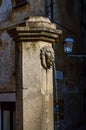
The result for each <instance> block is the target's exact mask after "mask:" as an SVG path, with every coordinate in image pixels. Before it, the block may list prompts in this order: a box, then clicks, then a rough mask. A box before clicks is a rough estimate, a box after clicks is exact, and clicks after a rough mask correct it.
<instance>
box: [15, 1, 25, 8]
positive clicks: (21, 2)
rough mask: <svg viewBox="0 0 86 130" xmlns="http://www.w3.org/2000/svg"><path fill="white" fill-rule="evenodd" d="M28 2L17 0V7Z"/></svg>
mask: <svg viewBox="0 0 86 130" xmlns="http://www.w3.org/2000/svg"><path fill="white" fill-rule="evenodd" d="M26 3H27V0H15V7H19V6H22V5H24V4H26Z"/></svg>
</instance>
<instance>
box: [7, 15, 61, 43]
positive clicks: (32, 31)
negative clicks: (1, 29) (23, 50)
mask: <svg viewBox="0 0 86 130" xmlns="http://www.w3.org/2000/svg"><path fill="white" fill-rule="evenodd" d="M8 33H9V34H10V36H13V37H14V41H35V40H36V41H38V40H40V41H47V42H51V43H54V42H55V41H56V40H57V39H59V37H60V35H61V34H62V31H61V30H57V29H56V25H55V24H53V23H51V22H50V21H49V19H48V18H45V17H40V16H36V17H35V16H33V17H30V19H28V20H26V21H25V23H24V24H23V25H22V24H21V25H19V26H17V27H16V28H14V29H11V30H8Z"/></svg>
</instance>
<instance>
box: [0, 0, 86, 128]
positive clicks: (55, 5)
mask: <svg viewBox="0 0 86 130" xmlns="http://www.w3.org/2000/svg"><path fill="white" fill-rule="evenodd" d="M85 5H86V2H85V0H82V1H80V0H76V1H74V0H71V1H69V0H62V1H60V0H53V1H52V0H47V1H45V0H1V2H0V130H15V129H16V127H18V128H17V129H18V130H20V129H23V128H24V127H23V126H22V125H21V126H18V124H17V123H18V122H16V120H18V121H20V122H22V118H21V117H22V116H21V115H20V114H19V111H21V108H19V110H16V108H17V109H18V105H19V104H21V102H17V103H16V94H17V95H21V92H20V91H19V89H20V88H18V85H19V84H18V83H20V84H21V81H22V80H21V78H19V77H20V75H21V73H20V74H19V75H18V73H19V71H20V70H19V69H20V68H21V66H18V65H21V64H22V61H19V62H18V60H19V59H18V58H19V57H17V56H18V55H19V54H18V53H19V52H21V47H20V48H19V47H17V45H16V44H15V43H16V40H15V37H16V36H17V34H16V33H17V32H15V33H14V32H13V31H15V29H14V28H16V27H17V26H19V25H20V26H23V25H24V24H25V23H28V22H27V21H28V19H29V17H30V16H43V17H48V18H49V19H50V20H51V21H52V22H53V23H55V24H56V25H57V29H59V30H62V35H61V32H60V33H58V35H61V37H60V38H59V39H58V42H57V44H55V45H54V49H55V64H56V74H57V73H59V72H60V73H61V74H62V75H61V76H62V77H61V79H60V78H59V77H58V76H56V77H54V78H56V82H55V79H54V81H53V82H55V83H54V88H55V91H57V93H58V102H57V101H56V92H54V105H53V108H55V107H56V104H59V109H61V110H58V111H57V110H56V111H54V112H53V115H54V126H55V129H57V128H58V129H60V130H71V129H73V130H74V129H77V128H79V127H81V126H83V125H84V121H85V119H86V116H85V114H86V85H85V84H86V81H85V79H86V74H85V72H86V67H85V65H86V61H85V58H84V59H83V58H82V57H81V58H77V57H68V56H67V55H66V54H65V53H64V49H63V44H62V43H63V41H64V38H65V37H67V36H68V35H70V36H71V37H72V38H74V41H75V45H74V48H73V54H85V53H86V45H85V42H86V37H85V35H86V34H85V30H86V6H85ZM40 21H41V19H40ZM44 22H45V21H44ZM29 28H30V25H29ZM45 28H46V27H45ZM51 29H52V27H51ZM10 30H11V31H10ZM11 34H12V35H11ZM21 36H22V35H21ZM24 36H25V34H24ZM46 37H47V36H46ZM50 37H51V36H50ZM53 37H54V36H52V39H54V38H53ZM32 38H33V37H32ZM16 39H17V37H16ZM44 41H45V40H44ZM48 42H49V40H48ZM50 43H52V42H51V41H50ZM43 44H44V43H43ZM33 46H34V45H33ZM40 46H42V45H40ZM15 48H16V49H15ZM27 48H29V46H28V47H27ZM33 52H34V51H32V52H30V54H29V55H31V54H32V53H33ZM37 53H38V52H36V53H35V54H36V55H37ZM20 57H21V55H20ZM34 57H35V55H34ZM35 58H36V57H35ZM28 62H29V61H28ZM35 62H36V61H35ZM35 62H34V64H35ZM38 62H39V61H38ZM18 67H19V68H18ZM25 67H27V66H25ZM36 67H38V66H36ZM25 71H26V70H25ZM29 71H30V70H29ZM34 71H36V68H34ZM38 72H39V73H40V71H39V69H38ZM27 76H28V75H27ZM29 77H30V75H29ZM17 79H18V81H19V80H20V82H17ZM29 79H30V78H29ZM29 79H28V80H29ZM38 79H39V78H36V82H39V81H38ZM33 81H34V80H33ZM25 84H26V83H25ZM51 84H52V83H51ZM19 86H21V85H19ZM56 88H57V90H56ZM17 91H18V92H17ZM19 92H20V93H19ZM25 94H27V93H26V92H25ZM39 97H40V96H39ZM25 98H26V97H25ZM17 99H18V100H21V99H20V97H18V96H17ZM31 101H32V100H31ZM37 101H38V100H36V102H37ZM39 104H40V103H39ZM16 105H17V107H16ZM21 105H22V104H21ZM24 107H25V108H24V110H25V109H26V106H24ZM16 112H17V114H15V113H16ZM57 113H59V114H57ZM27 114H28V113H27ZM15 115H16V117H15ZM17 116H18V117H19V118H20V120H19V118H18V119H17ZM23 116H24V115H23ZM37 118H38V117H37ZM38 120H39V119H38ZM57 124H58V126H56V125H57ZM24 125H25V124H24ZM34 127H35V125H34ZM39 127H40V126H39ZM56 127H57V128H56ZM31 128H32V127H31ZM17 129H16V130H17ZM24 129H25V128H24Z"/></svg>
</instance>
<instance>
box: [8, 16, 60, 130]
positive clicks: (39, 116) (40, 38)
mask: <svg viewBox="0 0 86 130" xmlns="http://www.w3.org/2000/svg"><path fill="white" fill-rule="evenodd" d="M8 32H9V33H10V35H12V37H13V39H14V41H15V46H16V47H15V51H16V86H17V88H16V130H53V129H54V128H53V71H52V66H53V62H54V51H53V48H52V44H55V42H56V40H57V39H59V36H60V34H61V31H60V30H56V25H55V24H53V23H51V22H50V20H49V19H48V18H45V17H40V16H33V17H30V18H29V19H27V20H26V21H25V23H24V24H21V25H19V26H18V27H16V28H14V29H11V30H10V31H8Z"/></svg>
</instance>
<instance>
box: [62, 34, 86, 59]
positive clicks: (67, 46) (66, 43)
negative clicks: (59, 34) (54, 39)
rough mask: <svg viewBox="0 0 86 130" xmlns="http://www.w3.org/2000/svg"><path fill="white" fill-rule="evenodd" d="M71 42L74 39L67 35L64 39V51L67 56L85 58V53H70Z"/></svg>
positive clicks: (71, 48) (72, 42)
mask: <svg viewBox="0 0 86 130" xmlns="http://www.w3.org/2000/svg"><path fill="white" fill-rule="evenodd" d="M73 44H74V39H73V38H72V37H70V36H68V37H66V38H65V39H64V52H65V53H66V54H67V56H70V57H76V58H86V55H82V54H80V55H79V54H75V55H72V54H71V53H72V51H73Z"/></svg>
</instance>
